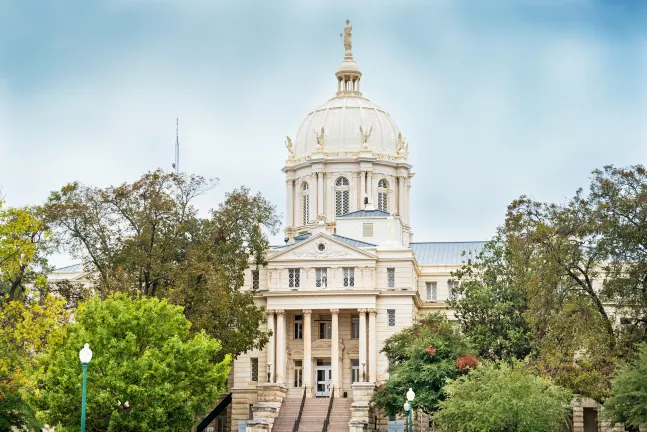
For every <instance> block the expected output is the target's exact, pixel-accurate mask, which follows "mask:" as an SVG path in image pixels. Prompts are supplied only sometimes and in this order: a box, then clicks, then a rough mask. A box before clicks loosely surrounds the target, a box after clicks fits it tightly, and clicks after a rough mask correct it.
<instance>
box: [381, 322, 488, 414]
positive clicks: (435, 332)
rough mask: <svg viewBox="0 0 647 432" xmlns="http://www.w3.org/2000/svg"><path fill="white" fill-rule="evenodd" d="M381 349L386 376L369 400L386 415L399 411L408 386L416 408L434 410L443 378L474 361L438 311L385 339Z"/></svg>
mask: <svg viewBox="0 0 647 432" xmlns="http://www.w3.org/2000/svg"><path fill="white" fill-rule="evenodd" d="M382 352H383V353H385V354H386V356H387V357H388V358H389V359H390V366H389V379H388V380H387V381H386V383H385V384H384V385H383V386H381V387H380V388H378V390H377V391H376V392H375V393H374V395H373V402H374V403H375V406H376V407H377V408H381V409H384V410H385V411H386V412H387V413H389V414H395V413H400V412H402V411H403V403H404V401H405V394H406V393H407V390H408V389H409V388H412V389H413V390H414V391H415V393H416V399H415V407H416V408H420V409H422V410H424V411H425V412H428V413H429V412H432V411H434V410H435V409H436V408H437V406H438V402H439V401H440V400H442V398H443V394H442V387H443V385H444V383H445V380H446V379H448V378H455V377H457V376H458V375H459V374H461V373H462V370H461V368H462V369H463V370H467V369H468V368H469V366H470V365H472V366H473V365H474V364H475V363H474V361H475V359H474V358H473V356H469V355H470V354H471V351H470V348H469V347H468V345H467V343H466V341H465V340H464V338H463V337H462V336H461V335H460V334H459V333H458V332H457V331H456V330H455V329H454V328H453V327H452V326H451V324H450V323H449V322H448V321H447V318H446V317H445V316H444V315H441V314H438V313H435V314H430V315H428V316H427V317H425V318H423V319H421V320H419V321H418V322H417V323H416V324H414V325H413V326H411V327H408V328H406V329H404V330H401V331H400V332H398V333H396V334H395V335H393V336H391V337H390V338H388V339H387V340H386V342H385V343H384V348H383V349H382ZM467 356H469V358H466V359H465V362H459V359H461V358H465V357H467ZM459 366H461V368H459Z"/></svg>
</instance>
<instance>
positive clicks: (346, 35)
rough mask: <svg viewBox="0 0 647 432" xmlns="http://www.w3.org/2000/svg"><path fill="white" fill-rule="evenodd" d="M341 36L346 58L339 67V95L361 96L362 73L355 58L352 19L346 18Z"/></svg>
mask: <svg viewBox="0 0 647 432" xmlns="http://www.w3.org/2000/svg"><path fill="white" fill-rule="evenodd" d="M339 36H341V38H342V39H343V40H344V60H343V61H342V62H341V65H339V69H337V73H336V74H335V75H337V96H341V95H353V96H361V95H362V93H360V91H359V80H360V78H361V77H362V73H361V72H360V71H359V66H357V63H355V60H353V26H352V25H351V23H350V20H349V19H347V20H346V26H345V27H344V32H343V33H339Z"/></svg>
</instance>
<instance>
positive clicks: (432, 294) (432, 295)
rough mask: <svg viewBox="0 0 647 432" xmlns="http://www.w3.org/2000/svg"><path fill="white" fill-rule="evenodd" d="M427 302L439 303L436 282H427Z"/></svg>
mask: <svg viewBox="0 0 647 432" xmlns="http://www.w3.org/2000/svg"><path fill="white" fill-rule="evenodd" d="M427 301H430V302H435V301H438V290H437V284H436V282H427Z"/></svg>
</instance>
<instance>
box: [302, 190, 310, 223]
mask: <svg viewBox="0 0 647 432" xmlns="http://www.w3.org/2000/svg"><path fill="white" fill-rule="evenodd" d="M301 198H302V201H303V224H304V225H307V224H308V220H309V215H310V191H309V190H308V183H306V182H303V186H301Z"/></svg>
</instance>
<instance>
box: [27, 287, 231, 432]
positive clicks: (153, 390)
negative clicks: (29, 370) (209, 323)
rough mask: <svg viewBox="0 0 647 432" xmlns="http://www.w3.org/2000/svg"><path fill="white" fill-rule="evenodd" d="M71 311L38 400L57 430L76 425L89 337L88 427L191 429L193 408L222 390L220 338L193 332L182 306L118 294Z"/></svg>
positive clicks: (224, 366) (225, 369)
mask: <svg viewBox="0 0 647 432" xmlns="http://www.w3.org/2000/svg"><path fill="white" fill-rule="evenodd" d="M74 315H75V322H74V323H73V324H71V325H69V326H68V327H67V331H66V333H65V336H64V338H63V340H62V341H61V343H59V344H57V345H55V346H53V347H52V349H51V352H50V353H49V355H48V357H47V360H46V362H45V375H44V378H43V382H42V386H43V397H42V398H41V399H39V400H37V401H36V402H37V403H38V405H39V406H40V407H41V409H42V411H41V412H40V413H39V415H40V417H41V418H42V420H43V422H48V423H49V424H53V425H58V426H57V427H56V430H57V431H58V430H62V431H75V430H78V424H79V421H80V409H81V406H80V405H81V404H80V395H81V383H82V368H81V365H80V363H79V357H78V355H79V354H78V353H79V350H80V348H82V347H83V345H84V344H85V343H88V344H89V345H90V347H91V349H92V350H93V356H92V361H91V362H90V364H89V366H88V378H87V380H88V385H87V389H88V390H87V430H88V431H96V432H99V431H108V430H109V431H111V432H112V431H114V432H120V431H123V432H126V431H130V432H139V431H142V432H143V431H153V430H156V431H169V432H170V431H178V430H189V429H190V428H191V427H192V426H193V425H194V421H195V420H194V419H195V415H196V413H199V412H204V411H205V410H206V409H207V407H208V406H209V404H211V403H213V401H214V400H216V399H217V398H218V395H219V394H220V392H222V391H223V390H224V388H225V382H226V379H227V375H228V373H229V363H230V360H231V357H230V356H229V355H226V356H225V358H224V359H223V360H222V361H220V360H219V358H220V357H221V356H220V350H221V344H220V342H218V341H217V340H215V339H213V338H212V337H210V336H208V335H206V334H205V333H204V332H200V333H196V334H191V333H190V331H189V327H190V323H189V321H188V320H187V319H186V318H185V317H184V314H183V313H182V308H180V307H178V306H172V305H170V304H169V303H167V302H166V301H165V300H159V299H156V298H151V297H142V298H139V299H136V300H131V299H130V298H129V297H127V296H126V295H124V294H115V295H113V296H109V297H108V298H107V299H106V300H101V299H99V298H96V297H95V298H93V299H91V300H88V301H86V302H84V303H82V304H81V305H80V306H79V308H78V309H77V310H76V311H75V314H74ZM71 401H77V403H71ZM126 402H128V403H127V404H126Z"/></svg>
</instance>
